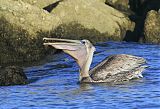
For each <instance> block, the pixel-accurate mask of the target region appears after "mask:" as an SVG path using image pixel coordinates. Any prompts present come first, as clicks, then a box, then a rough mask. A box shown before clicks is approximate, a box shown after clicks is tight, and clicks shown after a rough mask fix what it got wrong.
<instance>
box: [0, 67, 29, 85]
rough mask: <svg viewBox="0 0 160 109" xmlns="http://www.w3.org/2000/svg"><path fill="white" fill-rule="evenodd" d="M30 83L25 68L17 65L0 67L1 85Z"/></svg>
mask: <svg viewBox="0 0 160 109" xmlns="http://www.w3.org/2000/svg"><path fill="white" fill-rule="evenodd" d="M27 83H28V80H27V76H26V75H25V73H24V72H23V69H22V68H20V67H17V66H8V67H4V68H3V67H1V68H0V86H10V85H25V84H27Z"/></svg>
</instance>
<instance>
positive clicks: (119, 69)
mask: <svg viewBox="0 0 160 109" xmlns="http://www.w3.org/2000/svg"><path fill="white" fill-rule="evenodd" d="M144 63H146V60H145V59H144V58H141V57H137V56H132V55H126V54H121V55H112V56H109V57H108V58H106V59H104V60H103V61H102V62H101V63H100V64H98V65H97V66H95V67H94V68H93V69H92V70H90V76H91V78H92V79H93V80H95V81H99V80H105V79H106V78H108V77H113V76H114V75H118V74H125V73H127V72H132V71H133V70H136V69H138V68H140V67H141V66H142V65H143V64H144Z"/></svg>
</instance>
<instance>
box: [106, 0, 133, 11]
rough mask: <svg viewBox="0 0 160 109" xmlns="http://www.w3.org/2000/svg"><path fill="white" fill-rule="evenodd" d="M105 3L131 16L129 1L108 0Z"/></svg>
mask: <svg viewBox="0 0 160 109" xmlns="http://www.w3.org/2000/svg"><path fill="white" fill-rule="evenodd" d="M105 3H106V4H107V5H109V6H112V7H113V8H115V9H118V10H120V11H122V12H124V13H126V14H130V13H131V11H130V4H129V0H106V1H105Z"/></svg>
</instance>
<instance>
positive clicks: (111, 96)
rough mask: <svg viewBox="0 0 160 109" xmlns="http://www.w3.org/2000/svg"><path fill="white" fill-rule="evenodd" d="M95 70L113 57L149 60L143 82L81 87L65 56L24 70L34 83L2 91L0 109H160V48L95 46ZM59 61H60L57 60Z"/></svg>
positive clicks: (127, 45) (73, 69) (73, 63)
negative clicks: (126, 55) (135, 56)
mask: <svg viewBox="0 0 160 109" xmlns="http://www.w3.org/2000/svg"><path fill="white" fill-rule="evenodd" d="M96 50H97V51H96V53H95V55H94V58H93V63H92V66H91V67H93V66H95V65H96V64H97V63H99V62H100V61H101V60H103V59H104V58H105V57H106V56H109V55H112V54H122V53H123V54H131V55H137V56H141V57H144V58H146V59H147V61H148V63H147V64H148V65H149V68H148V69H147V70H145V71H144V78H143V79H140V80H133V81H131V82H127V83H123V84H117V85H112V84H106V83H103V84H79V83H78V76H79V74H78V67H77V64H76V63H75V62H74V60H73V59H71V58H70V57H69V56H68V55H66V54H63V53H61V54H58V56H54V57H56V58H54V57H53V59H51V61H50V62H48V63H46V64H44V65H41V66H34V67H29V68H26V69H25V72H26V74H27V76H28V78H29V79H30V80H31V83H30V84H28V85H24V86H8V87H0V109H30V108H32V109H53V108H83V109H84V108H91V109H95V108H105V109H106V108H111V109H112V108H113V109H116V108H118V109H119V108H125V109H133V108H135V109H137V108H138V109H143V108H145V109H146V108H154V109H155V108H160V61H159V59H160V46H159V45H149V44H136V43H124V42H122V43H119V42H106V43H100V44H97V45H96ZM57 57H58V58H57Z"/></svg>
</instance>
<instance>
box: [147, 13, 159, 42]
mask: <svg viewBox="0 0 160 109" xmlns="http://www.w3.org/2000/svg"><path fill="white" fill-rule="evenodd" d="M144 34H145V39H146V42H148V43H155V44H160V14H159V13H158V12H157V11H154V10H151V11H150V12H148V14H147V17H146V20H145V26H144Z"/></svg>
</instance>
